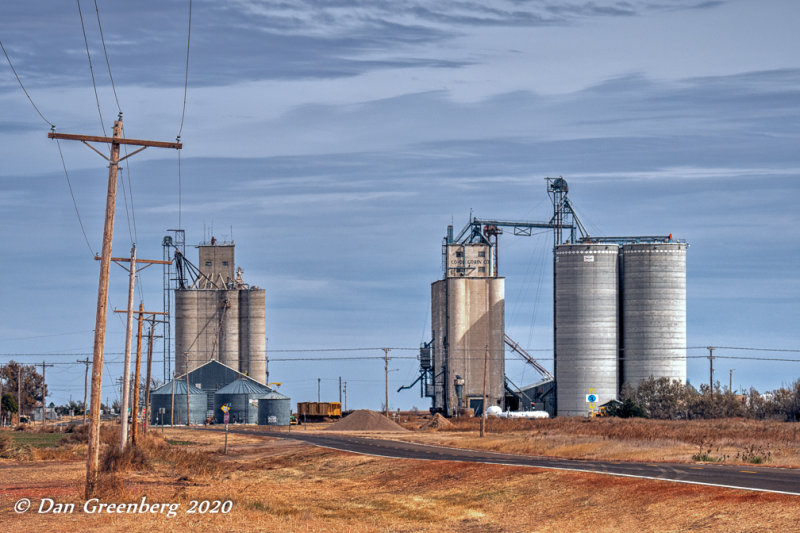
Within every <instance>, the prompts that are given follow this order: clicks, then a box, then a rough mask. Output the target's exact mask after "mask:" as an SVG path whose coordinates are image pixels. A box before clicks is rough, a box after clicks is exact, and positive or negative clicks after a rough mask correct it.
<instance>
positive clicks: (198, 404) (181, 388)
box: [150, 379, 206, 426]
mask: <svg viewBox="0 0 800 533" xmlns="http://www.w3.org/2000/svg"><path fill="white" fill-rule="evenodd" d="M173 383H174V386H175V390H174V400H173V388H172V387H173ZM173 405H174V406H175V416H174V417H173V416H172V406H173ZM150 406H151V409H150V425H151V426H157V425H161V424H164V425H166V424H170V423H173V424H176V425H186V380H178V379H176V380H174V381H169V382H167V383H166V384H165V385H162V386H161V387H159V388H157V389H156V390H154V391H152V392H151V393H150ZM161 409H164V411H163V413H162V412H161ZM205 421H206V394H205V393H204V392H203V391H201V390H200V389H198V388H197V387H193V386H192V385H189V422H190V423H191V424H202V423H204V422H205Z"/></svg>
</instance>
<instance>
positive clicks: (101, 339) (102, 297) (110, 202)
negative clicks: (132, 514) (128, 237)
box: [47, 113, 183, 499]
mask: <svg viewBox="0 0 800 533" xmlns="http://www.w3.org/2000/svg"><path fill="white" fill-rule="evenodd" d="M112 135H113V136H112V137H98V136H93V135H72V134H66V133H56V132H54V131H51V132H50V133H48V134H47V136H48V138H50V139H65V140H73V141H81V142H83V143H84V144H86V146H88V147H89V148H91V149H92V150H94V151H95V152H97V153H98V154H99V155H100V156H102V157H103V159H106V160H107V161H108V162H109V165H108V189H107V193H106V213H105V223H104V226H103V246H102V255H101V258H100V276H99V279H98V283H97V314H96V315H95V328H94V349H93V356H92V400H91V402H92V421H91V424H90V425H89V448H88V451H87V452H88V453H87V454H86V487H85V490H84V496H85V498H87V499H88V498H91V497H92V496H93V495H94V493H95V489H96V487H97V476H98V471H99V468H100V403H101V398H100V395H101V394H102V390H103V352H104V350H105V340H106V315H107V311H108V310H107V307H106V303H107V301H108V279H109V270H110V267H111V243H112V241H113V237H114V210H115V207H116V200H117V171H118V169H119V163H120V161H123V160H124V159H126V158H128V157H130V156H132V155H134V154H137V153H139V152H141V151H142V150H144V149H145V148H147V147H148V146H153V147H158V148H174V149H176V150H180V149H181V148H182V147H183V146H182V145H181V143H178V142H175V143H167V142H156V141H142V140H136V139H123V138H122V113H120V114H119V117H118V118H117V120H116V121H115V122H114V130H113V134H112ZM89 142H99V143H111V151H110V157H106V156H105V155H103V154H102V153H100V151H98V150H97V149H96V148H94V147H93V146H91V145H89V144H88V143H89ZM121 144H130V145H135V146H141V148H139V149H138V150H135V151H133V152H131V153H130V154H128V155H126V156H125V157H123V158H122V159H120V157H119V147H120V145H121Z"/></svg>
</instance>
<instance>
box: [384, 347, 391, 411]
mask: <svg viewBox="0 0 800 533" xmlns="http://www.w3.org/2000/svg"><path fill="white" fill-rule="evenodd" d="M389 350H390V348H384V349H383V373H384V378H385V384H386V418H389Z"/></svg>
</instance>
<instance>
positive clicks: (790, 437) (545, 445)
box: [393, 417, 800, 467]
mask: <svg viewBox="0 0 800 533" xmlns="http://www.w3.org/2000/svg"><path fill="white" fill-rule="evenodd" d="M452 422H453V426H452V427H451V428H445V429H440V430H438V431H436V432H417V433H414V434H411V435H409V436H407V437H406V436H404V437H401V438H402V439H403V440H415V441H421V442H426V443H431V444H439V445H444V446H455V447H465V448H477V449H488V450H493V451H501V452H509V453H522V454H529V455H546V456H558V457H572V458H586V459H608V460H622V461H624V460H633V461H655V462H664V461H667V462H690V461H693V460H698V458H699V457H701V456H702V457H703V459H702V460H711V461H721V462H727V463H739V464H752V463H756V464H762V463H763V464H768V465H773V466H785V467H800V424H795V423H788V422H776V421H760V420H747V419H720V420H689V421H675V420H645V419H620V418H595V419H587V418H577V417H575V418H555V419H545V420H507V419H491V418H490V419H488V421H487V432H488V435H487V436H486V437H485V438H478V437H477V433H478V426H479V423H480V420H479V419H475V418H461V419H453V420H452ZM393 438H398V437H393ZM693 457H695V458H694V459H693Z"/></svg>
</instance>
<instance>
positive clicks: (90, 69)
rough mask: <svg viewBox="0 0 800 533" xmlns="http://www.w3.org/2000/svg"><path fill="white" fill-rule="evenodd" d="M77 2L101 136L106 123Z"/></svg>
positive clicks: (104, 134) (79, 5) (81, 15)
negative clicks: (101, 129) (101, 130)
mask: <svg viewBox="0 0 800 533" xmlns="http://www.w3.org/2000/svg"><path fill="white" fill-rule="evenodd" d="M75 1H76V2H77V4H78V15H79V16H80V18H81V31H83V43H84V44H85V45H86V57H87V58H89V72H90V73H91V75H92V87H94V99H95V101H96V102H97V113H98V114H99V115H100V127H101V128H103V136H104V137H107V135H106V123H105V120H103V112H102V111H101V110H100V97H99V96H98V95H97V83H95V79H94V67H93V66H92V54H91V53H89V39H88V38H87V37H86V26H85V25H84V23H83V11H82V10H81V0H75Z"/></svg>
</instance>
